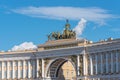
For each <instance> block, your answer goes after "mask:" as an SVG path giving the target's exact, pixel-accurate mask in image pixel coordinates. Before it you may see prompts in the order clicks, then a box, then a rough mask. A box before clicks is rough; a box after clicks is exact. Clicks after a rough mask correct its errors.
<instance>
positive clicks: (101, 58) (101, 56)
mask: <svg viewBox="0 0 120 80" xmlns="http://www.w3.org/2000/svg"><path fill="white" fill-rule="evenodd" d="M100 60H101V74H103V55H102V53H101V55H100Z"/></svg>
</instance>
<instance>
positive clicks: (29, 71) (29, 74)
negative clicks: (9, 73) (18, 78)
mask: <svg viewBox="0 0 120 80" xmlns="http://www.w3.org/2000/svg"><path fill="white" fill-rule="evenodd" d="M31 68H32V67H31V62H30V60H28V78H31V77H32V76H31V70H32V69H31Z"/></svg>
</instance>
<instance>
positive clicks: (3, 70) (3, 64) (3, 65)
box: [2, 61, 5, 79]
mask: <svg viewBox="0 0 120 80" xmlns="http://www.w3.org/2000/svg"><path fill="white" fill-rule="evenodd" d="M4 67H5V63H4V61H2V79H4V78H5V68H4Z"/></svg>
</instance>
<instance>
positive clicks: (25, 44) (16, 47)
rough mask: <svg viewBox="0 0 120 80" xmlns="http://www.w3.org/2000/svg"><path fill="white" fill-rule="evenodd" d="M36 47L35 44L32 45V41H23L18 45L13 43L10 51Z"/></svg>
mask: <svg viewBox="0 0 120 80" xmlns="http://www.w3.org/2000/svg"><path fill="white" fill-rule="evenodd" d="M33 49H37V46H36V45H34V44H33V43H32V42H24V43H22V44H20V45H15V46H14V47H13V48H12V49H11V51H21V50H33Z"/></svg>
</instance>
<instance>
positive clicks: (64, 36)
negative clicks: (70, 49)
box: [48, 20, 76, 40]
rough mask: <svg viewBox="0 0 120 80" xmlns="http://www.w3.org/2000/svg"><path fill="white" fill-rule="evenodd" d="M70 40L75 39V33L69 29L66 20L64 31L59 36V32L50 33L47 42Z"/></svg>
mask: <svg viewBox="0 0 120 80" xmlns="http://www.w3.org/2000/svg"><path fill="white" fill-rule="evenodd" d="M70 38H76V33H75V31H73V30H71V29H70V24H69V23H68V20H66V24H65V30H64V31H63V33H62V34H61V33H60V32H52V33H50V35H48V40H58V39H70Z"/></svg>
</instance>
